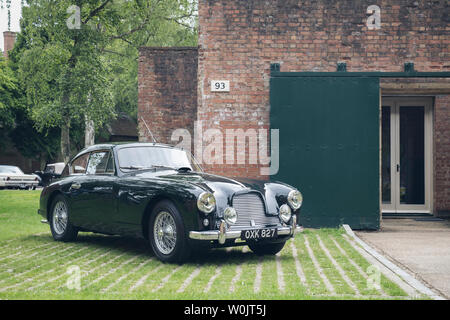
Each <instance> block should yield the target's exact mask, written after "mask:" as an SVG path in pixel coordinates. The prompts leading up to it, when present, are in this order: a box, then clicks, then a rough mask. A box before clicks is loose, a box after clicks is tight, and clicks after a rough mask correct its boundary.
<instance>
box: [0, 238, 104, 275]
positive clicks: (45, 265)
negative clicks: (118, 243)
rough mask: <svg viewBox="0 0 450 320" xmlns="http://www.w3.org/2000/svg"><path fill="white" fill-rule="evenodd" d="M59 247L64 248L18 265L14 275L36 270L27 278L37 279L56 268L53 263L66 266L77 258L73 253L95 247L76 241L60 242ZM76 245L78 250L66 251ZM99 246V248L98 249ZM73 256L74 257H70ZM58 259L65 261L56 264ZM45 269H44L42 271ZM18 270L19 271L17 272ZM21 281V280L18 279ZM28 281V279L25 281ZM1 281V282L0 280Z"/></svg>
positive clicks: (59, 267)
mask: <svg viewBox="0 0 450 320" xmlns="http://www.w3.org/2000/svg"><path fill="white" fill-rule="evenodd" d="M59 244H60V247H61V248H64V249H63V250H58V249H56V250H55V251H54V252H53V253H51V254H49V255H45V253H44V254H42V255H41V256H42V257H44V258H45V259H33V260H32V261H31V262H30V263H28V264H26V265H22V266H20V268H17V269H16V270H15V271H16V273H15V275H16V277H23V276H24V275H25V274H29V273H31V272H38V274H37V275H35V276H34V278H33V275H30V276H27V279H28V278H30V277H31V278H33V279H38V278H40V277H42V276H44V275H46V274H48V273H49V272H51V271H54V270H56V269H55V267H54V266H55V265H56V266H57V268H58V269H59V270H61V267H62V266H66V265H70V263H71V262H74V261H75V260H76V259H79V257H78V256H74V255H75V254H77V253H79V252H80V251H83V252H84V250H94V249H95V248H96V246H92V245H86V244H85V243H78V242H73V243H72V244H69V245H68V244H67V243H62V242H60V243H59ZM74 246H75V247H78V248H79V249H78V250H74V251H68V250H69V249H71V248H73V247H74ZM100 249H101V248H99V250H100ZM62 253H64V254H63V255H61V254H62ZM53 256H56V259H49V258H50V257H53ZM72 256H74V257H72ZM68 257H72V258H71V260H69V261H65V260H66V259H67V258H68ZM60 261H63V262H65V263H64V264H63V265H60V264H58V263H59V262H60ZM41 270H42V272H40V271H41ZM44 270H46V271H44ZM17 272H19V273H17ZM19 281H21V280H19ZM27 282H28V281H27ZM0 283H1V282H0Z"/></svg>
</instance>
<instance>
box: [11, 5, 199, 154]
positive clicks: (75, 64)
mask: <svg viewBox="0 0 450 320" xmlns="http://www.w3.org/2000/svg"><path fill="white" fill-rule="evenodd" d="M27 2H28V6H26V7H24V8H23V18H22V21H21V29H22V32H21V34H20V35H19V39H18V41H21V42H23V44H24V45H23V50H22V51H20V52H16V58H15V59H17V61H18V77H19V79H20V82H21V84H22V85H23V86H24V90H25V92H26V97H27V104H28V105H29V106H30V108H31V117H32V119H33V121H34V122H35V125H36V127H37V128H38V129H39V130H44V129H45V128H51V127H56V128H60V131H61V139H60V145H61V154H62V158H63V160H64V161H65V162H67V161H68V160H69V158H70V156H71V154H70V128H71V125H72V124H73V123H77V122H84V121H85V120H86V119H87V120H88V121H92V122H93V123H94V124H95V127H97V128H98V127H101V126H102V125H103V124H104V123H105V122H106V121H108V120H109V119H111V118H113V117H114V116H115V113H116V109H117V104H123V103H126V101H127V98H126V99H125V100H122V101H120V99H117V96H116V99H114V95H113V94H112V89H113V88H114V89H117V88H118V87H120V85H118V84H117V82H116V83H115V86H113V84H114V79H112V78H111V77H110V76H109V74H110V73H111V70H112V68H113V67H114V64H113V63H111V56H120V55H125V56H127V52H131V51H132V50H136V48H137V46H139V45H141V44H146V43H148V42H149V41H150V39H151V38H152V37H155V36H157V35H158V36H160V35H163V34H167V33H166V32H164V28H165V27H167V26H169V25H170V26H171V25H173V24H176V25H179V26H182V25H183V24H185V23H186V22H185V21H186V19H189V18H190V17H191V16H194V15H195V12H194V10H193V9H192V2H191V1H189V0H135V1H127V0H116V1H113V0H76V1H69V0H58V1H56V0H30V1H27ZM74 5H75V6H74ZM183 27H184V29H189V28H190V26H183ZM167 30H171V29H170V28H168V29H167ZM118 43H125V45H124V46H122V47H121V45H120V44H118ZM117 48H119V49H120V51H119V52H116V51H115V49H117ZM124 52H125V53H124ZM135 52H136V51H135ZM126 85H127V86H129V85H130V84H129V83H127V84H126ZM128 89H129V87H128ZM125 91H127V90H126V89H125ZM127 95H129V91H127V94H124V95H122V97H126V96H127ZM132 99H134V97H133V96H132V95H131V97H130V100H132Z"/></svg>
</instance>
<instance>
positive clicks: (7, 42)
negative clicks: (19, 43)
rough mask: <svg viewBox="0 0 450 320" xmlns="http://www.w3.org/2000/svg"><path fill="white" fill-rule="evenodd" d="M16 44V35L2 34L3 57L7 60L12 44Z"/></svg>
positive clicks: (6, 32)
mask: <svg viewBox="0 0 450 320" xmlns="http://www.w3.org/2000/svg"><path fill="white" fill-rule="evenodd" d="M15 42H16V33H15V32H13V31H4V32H3V48H4V51H3V55H4V56H5V57H6V58H8V52H9V51H10V50H11V49H12V48H14V43H15Z"/></svg>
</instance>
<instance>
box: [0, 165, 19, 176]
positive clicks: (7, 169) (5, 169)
mask: <svg viewBox="0 0 450 320" xmlns="http://www.w3.org/2000/svg"><path fill="white" fill-rule="evenodd" d="M0 173H15V174H23V172H22V170H20V169H19V168H18V167H11V166H0Z"/></svg>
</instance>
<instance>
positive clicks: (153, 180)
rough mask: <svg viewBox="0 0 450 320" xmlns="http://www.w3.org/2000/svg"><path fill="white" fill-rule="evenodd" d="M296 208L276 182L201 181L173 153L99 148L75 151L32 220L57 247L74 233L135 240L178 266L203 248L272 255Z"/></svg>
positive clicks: (156, 148) (296, 201)
mask: <svg viewBox="0 0 450 320" xmlns="http://www.w3.org/2000/svg"><path fill="white" fill-rule="evenodd" d="M302 201H303V198H302V195H301V193H300V192H299V191H298V190H297V189H296V188H294V187H291V186H289V185H287V184H284V183H281V182H271V181H257V180H248V179H239V180H238V179H230V178H226V177H222V176H217V175H212V174H208V173H205V172H203V170H202V168H201V167H200V166H199V165H198V164H197V163H196V161H195V160H194V158H193V157H192V156H191V155H190V154H189V153H187V152H186V151H184V150H182V149H178V148H175V147H172V146H168V145H163V144H156V143H155V144H153V143H128V144H118V145H115V144H103V145H95V146H92V147H89V148H87V149H85V150H83V151H81V152H80V153H79V154H78V155H77V156H76V157H75V158H74V159H73V160H72V161H71V162H69V164H68V166H66V167H65V169H64V171H63V174H62V177H61V179H59V180H57V181H55V182H53V183H51V184H50V185H49V186H47V187H45V188H44V190H43V191H42V193H41V198H40V207H39V210H38V213H39V214H40V215H41V216H42V217H43V218H44V219H45V220H43V221H42V222H45V223H49V224H50V230H51V232H52V235H53V238H54V239H55V240H58V241H72V240H75V239H76V237H77V234H78V231H93V232H98V233H105V234H119V235H127V236H136V237H141V238H145V239H147V240H148V241H149V242H150V245H151V247H152V249H153V251H154V252H155V254H156V256H157V257H158V258H159V259H160V260H162V261H166V262H183V261H184V260H186V259H187V258H188V257H189V254H190V253H191V252H192V251H196V250H197V249H200V248H201V249H202V250H204V249H207V248H209V247H231V246H243V245H248V246H249V247H250V249H251V250H252V251H253V252H255V253H256V254H260V255H264V254H268V255H274V254H276V253H278V252H279V251H280V250H281V249H282V248H283V246H284V245H285V243H286V241H287V240H289V239H290V238H292V237H293V236H294V235H295V234H296V233H297V232H298V231H300V230H301V228H300V227H299V226H298V224H297V221H298V218H299V214H300V207H301V206H302Z"/></svg>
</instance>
